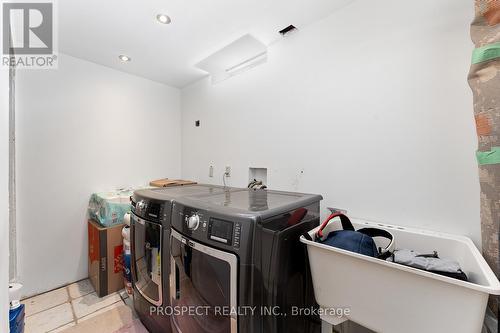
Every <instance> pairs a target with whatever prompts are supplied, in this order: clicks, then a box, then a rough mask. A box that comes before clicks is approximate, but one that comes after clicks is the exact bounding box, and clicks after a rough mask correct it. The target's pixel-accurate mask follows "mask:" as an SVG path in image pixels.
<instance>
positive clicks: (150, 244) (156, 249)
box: [131, 184, 236, 333]
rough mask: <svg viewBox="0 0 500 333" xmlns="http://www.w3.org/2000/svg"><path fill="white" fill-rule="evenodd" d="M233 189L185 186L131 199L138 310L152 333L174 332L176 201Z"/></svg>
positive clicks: (143, 193)
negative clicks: (172, 242) (172, 265)
mask: <svg viewBox="0 0 500 333" xmlns="http://www.w3.org/2000/svg"><path fill="white" fill-rule="evenodd" d="M235 190H236V189H232V188H223V187H221V186H216V185H204V184H196V185H185V186H178V187H167V188H154V189H143V190H138V191H135V192H134V194H133V196H132V197H131V205H132V214H131V250H132V251H131V252H132V253H131V266H132V267H131V268H132V284H133V298H134V308H135V310H136V312H137V314H138V316H139V318H140V320H141V321H142V322H143V324H144V326H145V327H146V328H147V329H148V330H149V331H150V332H152V333H155V332H167V333H168V332H171V320H170V316H169V315H168V312H167V311H168V308H169V307H170V286H169V281H168V276H169V272H170V260H169V258H170V236H171V233H170V220H171V212H172V202H173V200H174V199H175V198H179V197H182V196H186V195H195V194H201V195H216V194H221V193H225V192H227V191H235Z"/></svg>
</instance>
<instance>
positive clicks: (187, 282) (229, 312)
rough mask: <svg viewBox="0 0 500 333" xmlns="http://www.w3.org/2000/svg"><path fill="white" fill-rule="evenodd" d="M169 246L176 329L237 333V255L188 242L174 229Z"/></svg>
mask: <svg viewBox="0 0 500 333" xmlns="http://www.w3.org/2000/svg"><path fill="white" fill-rule="evenodd" d="M170 244H171V255H170V260H171V264H170V267H171V272H170V286H171V290H170V295H171V304H172V307H173V309H174V312H173V316H172V323H173V325H172V327H173V329H174V330H175V331H177V332H182V333H191V332H200V333H215V332H217V333H236V332H237V316H236V311H237V303H236V293H237V291H236V286H237V258H236V256H235V255H234V254H232V253H228V252H224V251H220V250H217V249H214V248H212V247H207V246H205V245H202V244H199V243H197V242H194V241H191V240H189V239H186V238H184V237H183V236H181V235H180V234H179V233H177V232H176V231H175V230H172V236H171V243H170ZM175 309H187V310H188V311H189V312H188V311H185V312H184V313H179V312H176V311H175Z"/></svg>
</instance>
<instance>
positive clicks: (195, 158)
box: [182, 0, 480, 250]
mask: <svg viewBox="0 0 500 333" xmlns="http://www.w3.org/2000/svg"><path fill="white" fill-rule="evenodd" d="M473 14H474V8H473V4H472V2H471V1H470V0H439V1H436V0H422V1H413V2H412V1H399V0H379V1H371V0H358V1H355V2H354V3H353V4H351V5H349V6H347V7H345V8H343V9H341V10H339V11H338V12H336V13H334V14H333V15H331V16H329V17H328V18H326V19H325V20H323V21H320V22H318V23H316V24H314V25H311V26H309V27H306V28H304V29H301V30H300V31H299V32H298V33H297V34H295V35H293V36H290V37H289V38H286V39H285V40H283V41H281V42H279V43H277V44H274V45H272V46H271V47H270V49H269V61H268V63H267V64H265V65H262V66H259V67H256V68H254V69H252V70H250V71H248V72H245V73H243V74H241V75H239V76H236V77H233V78H231V79H229V80H227V81H224V82H222V83H219V84H217V85H212V84H211V83H210V80H209V79H208V78H207V79H204V80H201V81H199V82H197V83H195V84H193V85H191V86H188V87H186V88H185V89H183V91H182V124H183V125H182V129H183V132H182V154H183V155H182V176H183V177H185V178H194V179H197V180H199V181H203V182H212V183H221V175H222V173H223V168H224V166H225V165H230V166H232V173H233V174H232V177H231V179H230V183H231V184H232V185H236V186H242V185H246V183H247V180H248V167H250V166H254V167H267V168H269V175H268V180H269V184H270V187H271V188H274V189H284V190H293V191H305V192H315V193H321V194H323V195H324V201H323V207H327V206H333V207H341V208H346V209H348V210H349V212H350V214H351V215H352V216H356V217H363V218H367V219H371V220H376V221H384V222H387V223H392V224H399V225H408V226H417V227H418V226H420V227H424V228H428V229H434V230H441V231H446V232H451V233H458V234H465V235H468V236H470V237H472V238H473V240H474V241H475V242H476V244H478V245H479V244H480V224H479V182H478V172H477V167H476V162H475V158H474V152H475V149H476V137H475V130H474V119H473V115H472V97H471V92H470V90H469V87H468V85H467V79H466V78H467V73H468V69H469V65H470V52H471V50H472V44H471V42H470V38H469V24H470V22H471V20H472V18H473ZM290 23H293V22H290ZM299 28H300V27H299ZM195 120H201V127H199V128H197V127H195V126H194V122H195ZM210 163H214V165H215V177H214V178H209V177H208V168H209V164H210ZM301 170H304V173H303V174H301V173H300V171H301ZM429 250H432V249H429Z"/></svg>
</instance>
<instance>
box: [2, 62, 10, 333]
mask: <svg viewBox="0 0 500 333" xmlns="http://www.w3.org/2000/svg"><path fill="white" fill-rule="evenodd" d="M8 189H9V71H8V70H6V69H0V332H8V331H9V328H8V327H9V319H8V318H9V191H8Z"/></svg>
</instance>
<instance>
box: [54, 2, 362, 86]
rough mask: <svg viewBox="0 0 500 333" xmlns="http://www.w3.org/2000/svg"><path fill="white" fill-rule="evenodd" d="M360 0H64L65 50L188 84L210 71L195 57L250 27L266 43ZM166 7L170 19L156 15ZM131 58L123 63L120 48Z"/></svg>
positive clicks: (61, 41) (61, 49) (61, 46)
mask: <svg viewBox="0 0 500 333" xmlns="http://www.w3.org/2000/svg"><path fill="white" fill-rule="evenodd" d="M352 1H353V0H164V1H161V0H156V1H154V0H140V1H137V0H105V1H103V0H85V1H83V0H64V1H58V2H57V4H58V7H57V10H58V18H59V26H58V34H59V36H58V39H59V52H62V53H65V54H68V55H72V56H75V57H78V58H82V59H85V60H89V61H92V62H95V63H98V64H101V65H105V66H109V67H112V68H115V69H118V70H121V71H125V72H128V73H131V74H135V75H139V76H142V77H146V78H148V79H151V80H154V81H158V82H162V83H165V84H168V85H171V86H175V87H184V86H186V85H187V84H189V83H191V82H194V81H196V80H198V79H200V78H202V77H204V76H206V75H207V73H206V72H204V71H203V70H201V69H199V68H196V67H195V66H194V65H195V64H196V63H198V62H199V61H200V60H202V59H204V58H206V57H207V56H209V55H210V54H212V53H214V52H216V51H217V50H219V49H221V48H222V47H224V46H225V45H227V44H229V43H231V42H232V41H234V40H236V39H238V38H240V37H242V36H243V35H245V34H248V33H250V34H252V35H253V36H254V37H256V38H257V39H259V40H260V41H262V42H263V43H264V44H267V45H268V44H270V43H271V42H273V41H275V40H276V39H278V38H281V37H280V35H279V33H278V31H279V30H281V29H283V28H284V27H286V26H288V25H290V24H293V25H295V26H296V27H297V28H298V29H301V28H303V27H304V26H306V25H307V24H309V23H311V22H314V21H316V20H319V19H321V18H323V17H326V16H328V15H329V14H330V13H332V12H333V11H334V10H336V9H339V8H340V7H343V6H345V5H346V4H348V3H350V2H352ZM159 13H165V14H167V15H169V16H170V17H171V19H172V23H171V24H169V25H164V24H160V23H158V22H157V21H156V15H157V14H159ZM120 54H125V55H127V56H129V57H130V58H132V61H131V62H129V63H122V62H120V61H119V59H118V55H120Z"/></svg>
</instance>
